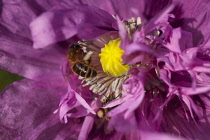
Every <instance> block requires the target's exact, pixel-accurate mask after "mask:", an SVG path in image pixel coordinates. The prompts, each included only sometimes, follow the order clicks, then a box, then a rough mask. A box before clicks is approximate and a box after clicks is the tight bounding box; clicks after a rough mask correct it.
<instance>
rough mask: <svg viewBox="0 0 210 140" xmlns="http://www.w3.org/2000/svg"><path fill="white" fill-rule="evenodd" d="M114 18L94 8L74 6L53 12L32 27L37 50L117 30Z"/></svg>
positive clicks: (35, 22) (39, 18)
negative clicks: (60, 42) (59, 42)
mask: <svg viewBox="0 0 210 140" xmlns="http://www.w3.org/2000/svg"><path fill="white" fill-rule="evenodd" d="M114 22H115V20H114V18H113V17H112V16H111V15H109V14H108V13H107V12H105V11H103V10H101V9H98V8H96V7H94V6H87V5H74V6H71V7H69V8H67V9H57V10H51V11H48V12H46V13H44V14H42V15H41V16H40V17H38V18H36V19H35V20H34V21H33V22H32V23H31V25H30V29H31V32H32V37H33V41H34V47H35V48H43V47H46V46H48V45H50V44H53V43H56V42H58V41H63V40H66V39H69V38H70V37H72V36H74V35H77V36H78V37H79V38H81V39H94V38H95V37H97V36H99V35H102V34H104V33H106V32H108V31H111V30H115V29H114V28H113V27H112V25H113V24H114Z"/></svg>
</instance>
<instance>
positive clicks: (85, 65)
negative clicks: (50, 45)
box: [68, 44, 97, 78]
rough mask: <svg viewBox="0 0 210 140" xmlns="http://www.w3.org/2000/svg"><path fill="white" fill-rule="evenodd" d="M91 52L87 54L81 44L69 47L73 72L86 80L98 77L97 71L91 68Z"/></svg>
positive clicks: (69, 57) (69, 58)
mask: <svg viewBox="0 0 210 140" xmlns="http://www.w3.org/2000/svg"><path fill="white" fill-rule="evenodd" d="M90 56H91V51H90V52H88V53H86V52H84V51H83V49H82V47H81V46H80V45H79V44H71V45H70V46H69V53H68V60H69V62H71V63H73V66H72V71H73V72H74V73H75V74H77V75H79V76H81V77H84V78H90V77H91V78H93V77H95V76H96V75H97V72H96V70H95V69H93V68H92V67H90V66H89V64H90V61H91V59H90Z"/></svg>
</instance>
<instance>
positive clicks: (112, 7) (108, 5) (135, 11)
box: [87, 0, 171, 21]
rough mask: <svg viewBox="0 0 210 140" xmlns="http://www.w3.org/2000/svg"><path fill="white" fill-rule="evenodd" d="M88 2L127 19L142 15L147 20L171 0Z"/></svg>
mask: <svg viewBox="0 0 210 140" xmlns="http://www.w3.org/2000/svg"><path fill="white" fill-rule="evenodd" d="M87 3H88V4H89V5H95V6H97V7H99V8H101V9H103V10H105V11H108V12H109V13H110V14H112V15H118V16H120V17H122V18H123V19H125V20H128V19H130V18H131V17H135V18H136V17H141V18H142V19H143V20H144V21H147V20H149V19H151V18H152V17H153V16H155V15H156V14H157V13H159V12H160V11H161V10H162V9H163V8H165V7H167V6H168V5H169V4H170V3H171V0H164V1H162V0H156V1H154V0H106V1H103V0H88V1H87Z"/></svg>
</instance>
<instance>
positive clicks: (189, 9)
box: [173, 0, 210, 47]
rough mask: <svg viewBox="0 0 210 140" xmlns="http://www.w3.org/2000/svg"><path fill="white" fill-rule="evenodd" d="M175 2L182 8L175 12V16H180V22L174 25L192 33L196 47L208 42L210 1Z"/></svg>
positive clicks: (190, 0) (177, 0) (176, 0)
mask: <svg viewBox="0 0 210 140" xmlns="http://www.w3.org/2000/svg"><path fill="white" fill-rule="evenodd" d="M174 1H175V2H177V3H179V5H180V7H179V8H177V9H176V10H175V11H176V12H175V16H178V17H179V20H178V21H176V22H175V23H174V24H173V25H174V26H175V27H177V26H182V28H183V29H184V30H186V31H189V32H192V35H193V44H194V45H198V44H201V43H203V42H205V41H207V39H209V33H210V32H209V30H210V24H209V19H210V16H209V13H210V9H209V6H210V2H209V1H208V0H199V1H194V0H185V1H182V0H174ZM204 40H205V41H204ZM208 46H209V45H208ZM206 47H207V46H206Z"/></svg>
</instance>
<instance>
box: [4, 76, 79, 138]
mask: <svg viewBox="0 0 210 140" xmlns="http://www.w3.org/2000/svg"><path fill="white" fill-rule="evenodd" d="M62 92H63V91H60V90H56V89H53V88H49V89H46V88H40V87H37V86H36V83H35V82H34V81H31V80H26V79H25V80H21V81H18V82H15V83H13V84H12V85H10V86H9V87H8V88H6V89H5V90H4V91H3V92H2V93H1V99H0V100H1V102H0V108H1V111H0V112H1V113H0V114H1V120H0V124H1V127H0V131H1V136H0V138H2V139H46V138H48V139H62V138H63V139H64V138H66V137H69V138H72V139H77V137H78V132H79V130H80V127H81V124H80V121H79V120H71V121H70V122H69V123H71V125H64V124H61V123H60V120H59V118H58V116H57V115H56V114H53V112H54V110H55V109H56V108H57V105H58V103H59V100H60V94H59V93H62Z"/></svg>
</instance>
